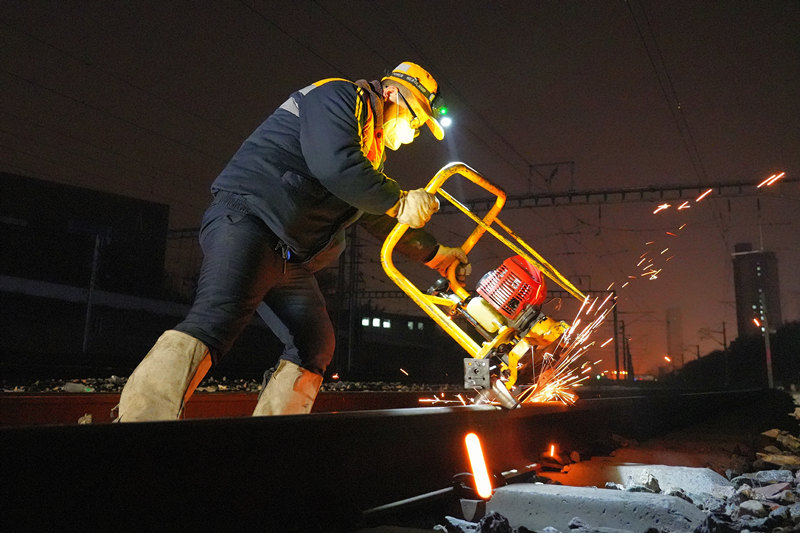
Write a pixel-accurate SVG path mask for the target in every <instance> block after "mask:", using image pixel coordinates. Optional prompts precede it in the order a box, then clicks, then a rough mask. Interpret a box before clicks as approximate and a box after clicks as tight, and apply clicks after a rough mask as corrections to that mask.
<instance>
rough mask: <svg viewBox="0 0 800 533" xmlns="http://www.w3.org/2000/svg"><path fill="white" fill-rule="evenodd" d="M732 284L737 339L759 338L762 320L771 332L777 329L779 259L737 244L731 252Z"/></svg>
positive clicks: (747, 244) (778, 323)
mask: <svg viewBox="0 0 800 533" xmlns="http://www.w3.org/2000/svg"><path fill="white" fill-rule="evenodd" d="M733 284H734V290H735V292H736V324H737V326H738V330H739V336H740V337H741V336H745V335H761V332H762V330H761V327H762V326H759V325H756V323H755V322H754V320H753V319H754V318H755V319H757V320H758V321H759V323H760V324H763V323H764V321H765V319H766V320H767V321H768V322H769V327H770V329H771V330H772V329H775V328H777V327H778V326H780V325H781V324H782V323H783V321H782V318H781V296H780V288H779V287H780V285H779V282H778V259H777V258H776V257H775V253H774V252H766V251H763V250H753V246H752V244H750V243H749V242H748V243H738V244H736V246H735V247H734V253H733Z"/></svg>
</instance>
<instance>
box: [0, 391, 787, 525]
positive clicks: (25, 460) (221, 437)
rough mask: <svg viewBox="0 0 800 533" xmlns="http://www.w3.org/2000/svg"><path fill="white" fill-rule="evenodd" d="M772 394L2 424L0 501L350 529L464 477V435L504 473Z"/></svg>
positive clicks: (132, 521) (19, 516)
mask: <svg viewBox="0 0 800 533" xmlns="http://www.w3.org/2000/svg"><path fill="white" fill-rule="evenodd" d="M770 394H772V393H771V392H769V391H762V390H755V389H754V390H744V391H730V392H715V393H678V392H676V391H665V392H659V393H653V394H642V395H638V396H631V397H624V398H613V399H603V398H594V399H582V400H579V401H578V403H577V404H575V405H574V406H571V407H566V406H564V405H562V404H536V405H530V406H526V407H523V408H521V409H517V410H514V411H506V410H501V409H498V408H495V407H491V406H475V407H426V408H412V409H391V410H378V411H355V412H346V413H320V414H311V415H307V416H278V417H260V418H227V419H211V420H184V421H180V422H152V423H138V424H103V425H85V426H78V425H71V426H38V427H11V428H2V429H0V437H1V438H2V442H3V449H4V451H5V454H4V460H3V464H2V467H0V468H1V469H2V470H1V471H0V475H2V479H3V483H2V484H0V499H2V501H3V503H4V519H5V522H6V523H7V524H12V525H14V529H15V530H36V529H41V530H46V529H51V528H52V527H54V525H59V524H69V525H77V524H85V523H87V520H90V521H91V522H89V524H90V525H91V524H106V523H107V524H108V525H109V526H110V527H113V528H115V529H119V528H122V529H126V528H128V527H131V526H135V527H137V528H139V529H142V530H159V531H160V530H172V531H174V530H186V529H188V528H192V527H196V528H200V529H202V530H208V529H211V528H220V529H223V530H237V529H242V528H245V527H246V528H248V529H261V530H268V531H269V530H274V531H328V532H332V531H350V530H352V529H353V528H355V527H357V526H358V525H359V524H363V523H364V520H365V511H368V510H371V509H380V508H381V507H382V506H386V505H390V504H391V502H398V501H403V500H405V499H412V500H413V499H414V497H415V496H418V495H420V494H425V493H431V492H436V491H439V490H442V489H443V488H446V487H448V486H449V485H450V483H451V480H452V479H453V476H455V475H457V474H459V473H462V472H466V471H467V470H468V467H467V464H468V463H467V459H466V456H465V453H464V446H463V439H464V435H465V434H466V433H467V432H475V433H477V434H478V435H479V436H480V438H481V439H482V441H483V448H484V450H485V451H486V455H487V458H488V462H489V466H490V470H491V471H493V472H502V471H508V470H512V469H515V468H520V467H524V466H525V465H529V464H531V463H533V462H536V461H537V460H538V459H539V458H540V456H541V454H542V452H544V451H545V450H546V449H548V447H549V445H550V444H551V443H554V442H555V443H557V444H558V446H559V448H560V449H561V450H572V449H581V447H582V446H585V445H586V444H587V443H588V442H592V441H595V440H602V439H605V438H607V437H608V436H609V435H610V434H612V433H617V434H620V435H624V436H626V437H630V438H636V439H641V438H644V437H647V436H650V435H654V434H657V433H659V432H662V431H665V430H667V429H671V428H674V427H678V426H680V425H685V424H690V423H693V422H696V421H698V420H700V419H704V418H707V417H713V416H714V415H715V414H718V413H720V412H724V411H726V410H729V409H734V408H738V407H741V406H742V405H760V404H763V403H764V402H766V401H767V400H768V399H769V398H770V397H771V396H770ZM786 408H787V409H789V408H790V406H787V407H786ZM786 412H788V411H784V416H785V413H786ZM366 514H369V513H366ZM373 514H374V513H373ZM377 514H380V513H377Z"/></svg>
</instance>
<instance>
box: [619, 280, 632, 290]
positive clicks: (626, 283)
mask: <svg viewBox="0 0 800 533" xmlns="http://www.w3.org/2000/svg"><path fill="white" fill-rule="evenodd" d="M629 283H630V281H626V282H625V283H623V284H622V287H620V288H625V286H627V285H628V284H629Z"/></svg>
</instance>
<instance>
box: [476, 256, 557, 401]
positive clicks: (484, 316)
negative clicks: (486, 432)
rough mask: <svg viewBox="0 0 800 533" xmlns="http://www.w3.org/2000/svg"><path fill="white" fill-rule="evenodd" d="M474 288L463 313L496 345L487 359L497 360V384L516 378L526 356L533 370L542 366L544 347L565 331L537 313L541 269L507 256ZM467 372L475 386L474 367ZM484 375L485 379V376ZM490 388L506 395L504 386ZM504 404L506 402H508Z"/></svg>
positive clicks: (542, 295) (542, 297)
mask: <svg viewBox="0 0 800 533" xmlns="http://www.w3.org/2000/svg"><path fill="white" fill-rule="evenodd" d="M476 292H477V295H475V296H472V297H471V298H470V299H469V300H468V301H467V302H466V305H465V306H464V308H463V309H462V313H463V314H464V315H465V316H466V317H467V319H468V320H470V322H472V324H473V326H475V329H476V330H477V331H478V332H479V333H480V334H481V335H482V336H483V337H484V338H485V339H486V340H487V341H489V342H495V343H496V346H497V347H496V349H495V350H494V351H493V352H492V353H491V359H493V360H495V361H497V364H498V366H499V368H500V369H501V375H500V378H501V379H500V382H504V383H507V384H508V386H511V384H513V383H514V382H516V376H517V369H518V367H520V366H521V365H523V363H521V362H520V361H521V360H522V359H523V358H525V356H530V357H529V358H528V359H527V361H528V363H525V365H533V372H534V374H535V373H537V372H538V371H539V370H541V368H542V362H543V359H544V352H545V349H544V348H546V347H548V346H549V345H551V344H553V343H554V342H556V341H558V340H559V338H560V337H561V335H563V334H564V332H566V331H567V330H568V329H569V324H567V323H566V322H563V321H557V320H554V319H552V318H550V317H548V316H546V315H545V314H544V313H542V312H541V306H542V304H543V303H544V301H545V298H546V296H547V286H546V283H545V279H544V276H543V275H542V273H541V271H540V270H539V269H538V268H537V267H536V266H534V265H533V264H531V263H530V262H529V261H527V260H526V259H525V258H523V257H521V256H519V255H516V256H513V257H509V258H508V259H506V260H505V261H503V263H502V264H501V265H500V266H499V267H497V268H496V269H494V270H491V271H489V272H487V273H486V274H484V275H483V277H481V279H480V281H478V284H477V287H476ZM501 339H502V340H501ZM497 341H499V342H497ZM551 355H552V354H551ZM466 364H467V366H468V367H470V368H472V367H473V365H474V363H473V362H472V361H466ZM465 371H466V372H467V374H466V375H467V378H466V380H465V386H474V385H476V384H478V383H477V381H478V380H476V379H475V375H476V373H475V371H474V368H473V371H472V372H473V374H472V375H471V374H470V373H469V369H467V370H465ZM484 374H485V372H484ZM484 377H485V379H484V382H485V381H486V380H488V376H484ZM493 390H494V391H495V392H496V393H498V394H500V395H501V396H502V394H504V393H503V391H502V387H495V386H494V385H493ZM506 399H508V398H506ZM501 401H502V400H501ZM508 403H509V405H510V400H509V402H508Z"/></svg>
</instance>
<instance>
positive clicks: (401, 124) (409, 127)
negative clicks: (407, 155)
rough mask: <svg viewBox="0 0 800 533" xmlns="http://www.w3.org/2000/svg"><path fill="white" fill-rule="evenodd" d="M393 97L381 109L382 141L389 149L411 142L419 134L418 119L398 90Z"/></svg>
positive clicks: (395, 148)
mask: <svg viewBox="0 0 800 533" xmlns="http://www.w3.org/2000/svg"><path fill="white" fill-rule="evenodd" d="M395 99H396V100H392V101H390V102H389V103H388V105H386V107H384V109H383V142H384V145H385V146H386V147H387V148H388V149H390V150H397V149H398V148H400V146H401V145H403V144H411V143H412V142H413V141H414V138H415V137H416V136H417V135H419V129H418V127H419V126H418V124H419V120H418V119H417V118H416V117H415V116H414V113H413V112H412V111H411V109H410V108H409V107H408V105H407V103H406V101H405V99H404V98H403V97H402V96H401V95H400V93H399V92H398V93H395ZM414 126H417V127H416V128H415V127H414Z"/></svg>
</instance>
